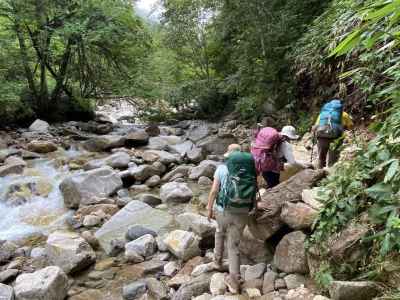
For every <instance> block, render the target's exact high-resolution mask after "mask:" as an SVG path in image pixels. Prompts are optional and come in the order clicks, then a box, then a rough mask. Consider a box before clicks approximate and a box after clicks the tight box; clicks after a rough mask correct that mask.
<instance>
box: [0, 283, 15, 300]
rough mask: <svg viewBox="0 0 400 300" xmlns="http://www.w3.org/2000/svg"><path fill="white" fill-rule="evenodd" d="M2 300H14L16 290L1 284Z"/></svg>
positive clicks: (0, 299)
mask: <svg viewBox="0 0 400 300" xmlns="http://www.w3.org/2000/svg"><path fill="white" fill-rule="evenodd" d="M0 300H14V289H13V288H12V287H11V286H9V285H5V284H2V283H0Z"/></svg>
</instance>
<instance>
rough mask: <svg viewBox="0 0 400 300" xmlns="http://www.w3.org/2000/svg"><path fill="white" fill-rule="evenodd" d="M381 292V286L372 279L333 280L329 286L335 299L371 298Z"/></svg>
mask: <svg viewBox="0 0 400 300" xmlns="http://www.w3.org/2000/svg"><path fill="white" fill-rule="evenodd" d="M379 293H380V288H379V286H378V285H377V284H376V283H375V282H372V281H333V282H332V283H331V285H330V287H329V294H330V296H331V298H332V299H333V300H348V299H351V300H370V299H373V298H375V297H376V296H377V295H378V294H379Z"/></svg>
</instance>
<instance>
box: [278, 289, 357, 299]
mask: <svg viewBox="0 0 400 300" xmlns="http://www.w3.org/2000/svg"><path fill="white" fill-rule="evenodd" d="M285 299H286V300H313V299H314V294H313V293H312V292H311V291H310V290H309V289H307V288H305V287H299V288H297V289H293V290H290V291H289V292H288V293H287V295H286V298H285ZM349 299H350V298H349ZM351 299H352V300H353V298H351Z"/></svg>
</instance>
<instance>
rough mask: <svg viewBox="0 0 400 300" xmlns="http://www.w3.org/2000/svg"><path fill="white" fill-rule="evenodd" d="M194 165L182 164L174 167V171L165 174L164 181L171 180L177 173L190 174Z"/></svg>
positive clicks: (184, 175)
mask: <svg viewBox="0 0 400 300" xmlns="http://www.w3.org/2000/svg"><path fill="white" fill-rule="evenodd" d="M192 168H193V167H191V166H186V165H181V166H178V167H176V168H175V169H173V170H172V171H170V172H168V173H167V174H165V175H164V177H163V178H162V179H161V181H162V182H170V181H172V179H173V178H174V177H175V176H176V175H177V174H182V177H186V176H188V174H189V172H190V170H191V169H192Z"/></svg>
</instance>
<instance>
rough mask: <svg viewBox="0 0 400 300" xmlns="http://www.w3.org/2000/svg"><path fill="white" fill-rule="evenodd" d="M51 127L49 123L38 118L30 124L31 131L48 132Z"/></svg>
mask: <svg viewBox="0 0 400 300" xmlns="http://www.w3.org/2000/svg"><path fill="white" fill-rule="evenodd" d="M49 127H50V125H49V123H47V122H46V121H42V120H39V119H37V120H36V121H35V122H33V123H32V124H31V126H29V131H34V132H41V133H47V132H49Z"/></svg>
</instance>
